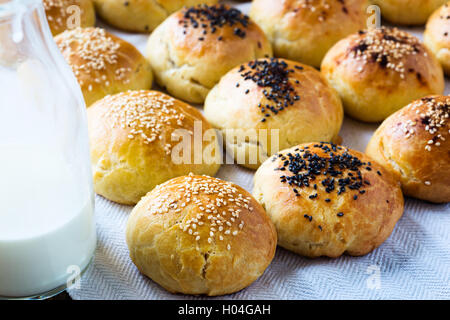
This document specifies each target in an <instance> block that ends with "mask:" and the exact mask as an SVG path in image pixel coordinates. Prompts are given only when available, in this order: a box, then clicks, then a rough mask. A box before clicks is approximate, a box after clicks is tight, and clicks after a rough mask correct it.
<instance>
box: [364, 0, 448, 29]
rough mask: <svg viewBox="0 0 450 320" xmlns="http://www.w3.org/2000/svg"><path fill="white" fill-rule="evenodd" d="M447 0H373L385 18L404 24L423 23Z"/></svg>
mask: <svg viewBox="0 0 450 320" xmlns="http://www.w3.org/2000/svg"><path fill="white" fill-rule="evenodd" d="M446 1H447V0H419V1H417V0H372V2H373V4H376V5H378V6H379V7H380V9H381V15H382V16H383V18H384V19H386V20H388V21H390V22H392V23H396V24H403V25H421V24H425V22H427V19H428V17H429V16H430V15H431V14H432V13H433V11H434V10H436V9H437V8H439V7H440V6H441V5H443V4H444V3H445V2H446Z"/></svg>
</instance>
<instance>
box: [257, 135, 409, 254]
mask: <svg viewBox="0 0 450 320" xmlns="http://www.w3.org/2000/svg"><path fill="white" fill-rule="evenodd" d="M253 196H254V197H255V198H256V199H257V200H258V201H259V202H260V203H261V204H262V206H263V207H264V208H265V209H266V211H267V213H268V214H269V216H270V218H271V219H272V221H273V223H274V224H275V227H276V229H277V232H278V244H279V245H280V246H282V247H284V248H286V249H288V250H291V251H293V252H296V253H298V254H300V255H303V256H307V257H319V256H328V257H339V256H340V255H342V254H344V253H347V254H349V255H355V256H359V255H364V254H367V253H369V252H370V251H372V250H374V249H375V248H377V247H378V246H380V245H381V244H382V243H383V242H384V241H385V240H386V239H387V238H388V237H389V235H390V234H391V232H392V230H393V229H394V226H395V224H396V223H397V221H398V220H399V219H400V217H401V216H402V214H403V196H402V192H401V189H400V184H399V183H398V181H396V180H395V179H394V176H393V175H392V174H391V173H390V172H389V171H387V170H385V169H384V168H383V167H382V166H381V165H379V164H378V163H376V162H375V161H373V160H371V158H369V157H367V156H366V155H364V154H362V153H360V152H358V151H354V150H351V149H347V148H345V147H342V146H338V145H333V144H326V143H309V144H303V145H299V146H297V147H293V148H290V149H287V150H283V151H281V152H279V153H278V154H277V155H274V156H273V157H271V158H270V159H268V160H267V161H266V162H264V163H263V164H262V166H261V167H260V168H259V169H258V171H256V174H255V178H254V189H253Z"/></svg>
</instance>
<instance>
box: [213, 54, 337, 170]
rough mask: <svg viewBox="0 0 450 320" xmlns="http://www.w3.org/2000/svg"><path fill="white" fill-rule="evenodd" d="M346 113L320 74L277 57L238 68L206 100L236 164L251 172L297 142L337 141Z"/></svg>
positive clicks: (215, 125) (214, 122) (226, 76)
mask: <svg viewBox="0 0 450 320" xmlns="http://www.w3.org/2000/svg"><path fill="white" fill-rule="evenodd" d="M343 115H344V111H343V108H342V104H341V101H340V99H339V96H338V94H337V93H336V92H335V90H334V89H333V88H332V87H330V86H329V85H328V83H327V81H326V80H325V79H324V78H323V77H322V76H321V74H320V72H319V71H317V70H316V69H314V68H312V67H309V66H306V65H303V64H300V63H296V62H292V61H288V60H283V59H275V58H272V59H259V60H254V61H251V62H249V63H246V64H243V65H240V66H237V67H236V68H234V69H233V70H231V71H230V72H228V73H227V74H226V75H225V76H224V77H223V78H222V79H221V80H220V82H219V84H218V85H217V86H216V87H214V89H213V90H211V92H210V93H209V94H208V97H207V99H206V102H205V117H206V119H208V121H209V122H210V123H211V124H212V125H213V126H214V127H215V128H218V129H219V130H220V131H221V132H222V134H223V136H224V138H225V141H226V143H227V147H228V148H229V151H232V153H233V155H234V157H235V159H236V161H237V163H238V164H241V165H243V166H246V167H248V168H252V169H256V168H258V167H259V165H260V164H261V163H262V162H264V160H266V159H267V157H268V156H270V155H272V154H274V153H276V152H278V151H279V150H282V149H286V148H289V147H291V146H294V145H297V144H299V143H305V142H311V141H322V140H324V141H335V140H336V139H337V138H338V133H339V130H340V128H341V125H342V119H343ZM277 130H278V131H277Z"/></svg>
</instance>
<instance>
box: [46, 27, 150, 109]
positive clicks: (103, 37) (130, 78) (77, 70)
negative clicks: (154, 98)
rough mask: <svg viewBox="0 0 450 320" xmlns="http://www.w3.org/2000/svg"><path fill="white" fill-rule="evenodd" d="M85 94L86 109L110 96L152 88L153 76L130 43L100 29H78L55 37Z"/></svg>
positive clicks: (145, 62)
mask: <svg viewBox="0 0 450 320" xmlns="http://www.w3.org/2000/svg"><path fill="white" fill-rule="evenodd" d="M55 41H56V44H57V45H58V47H59V49H60V50H61V52H62V54H63V56H64V58H65V59H66V61H67V62H68V64H69V65H70V67H71V68H72V70H73V72H74V74H75V76H76V78H77V80H78V83H79V84H80V86H81V90H82V91H83V95H84V99H85V101H86V106H88V107H89V106H90V105H91V104H92V103H94V102H95V101H97V100H100V99H101V98H103V97H104V96H106V95H109V94H115V93H119V92H123V91H127V90H139V89H149V88H150V87H151V85H152V81H153V75H152V71H151V68H150V65H149V63H148V62H147V60H146V59H145V58H144V56H143V55H142V54H141V53H140V52H139V51H138V50H137V49H136V48H135V47H134V46H133V45H132V44H130V43H128V42H126V41H124V40H122V39H120V38H118V37H116V36H114V35H112V34H110V33H109V32H106V31H105V30H104V29H100V28H77V29H74V30H70V31H65V32H63V33H61V34H59V35H58V36H56V37H55Z"/></svg>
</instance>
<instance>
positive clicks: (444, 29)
mask: <svg viewBox="0 0 450 320" xmlns="http://www.w3.org/2000/svg"><path fill="white" fill-rule="evenodd" d="M424 42H425V45H426V46H427V47H428V48H429V49H430V50H431V52H433V53H434V55H435V56H436V58H437V59H438V60H439V62H440V63H441V65H442V67H443V68H444V71H445V74H446V75H447V76H450V1H449V2H447V3H446V4H445V5H443V6H442V7H441V8H440V9H438V10H437V11H436V12H435V13H433V15H432V16H431V17H430V19H429V20H428V23H427V26H426V29H425V34H424Z"/></svg>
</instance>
